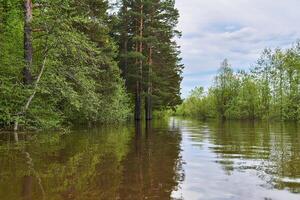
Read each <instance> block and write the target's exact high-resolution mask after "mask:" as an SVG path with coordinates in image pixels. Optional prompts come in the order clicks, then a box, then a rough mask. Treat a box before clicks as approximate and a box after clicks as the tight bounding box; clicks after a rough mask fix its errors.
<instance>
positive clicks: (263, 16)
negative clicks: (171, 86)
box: [176, 0, 300, 96]
mask: <svg viewBox="0 0 300 200" xmlns="http://www.w3.org/2000/svg"><path fill="white" fill-rule="evenodd" d="M176 6H177V8H178V9H179V11H180V15H181V17H180V23H179V26H178V28H179V29H180V30H181V31H182V32H183V37H182V38H181V39H180V40H179V41H178V42H179V44H180V46H181V47H182V49H181V50H182V57H183V62H184V64H185V66H186V69H185V73H184V81H183V84H182V88H183V96H186V95H187V94H188V90H190V89H192V88H193V87H195V86H198V85H199V84H202V85H204V86H208V85H209V83H208V82H211V79H212V77H213V75H214V74H215V72H216V71H217V69H218V67H219V63H220V62H221V61H222V60H223V59H224V58H228V59H229V61H230V62H231V63H232V66H233V67H234V68H235V69H241V68H249V66H250V65H251V64H253V63H255V61H256V59H257V58H258V56H259V54H260V52H261V51H262V50H263V49H264V48H265V47H270V48H275V47H282V48H285V47H287V46H290V45H291V43H292V42H294V41H295V40H296V39H297V38H300V26H299V19H300V12H299V8H300V1H299V0H188V1H187V0H177V2H176ZM208 71H209V72H210V73H209V74H208V73H207V72H208ZM190 74H196V76H193V77H192V78H191V77H190ZM193 84H194V85H193Z"/></svg>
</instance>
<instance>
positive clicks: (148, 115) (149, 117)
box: [146, 47, 153, 120]
mask: <svg viewBox="0 0 300 200" xmlns="http://www.w3.org/2000/svg"><path fill="white" fill-rule="evenodd" d="M152 52H153V49H152V47H150V48H149V61H148V82H147V96H146V120H152V118H153V116H152V81H151V74H152V64H153V61H152Z"/></svg>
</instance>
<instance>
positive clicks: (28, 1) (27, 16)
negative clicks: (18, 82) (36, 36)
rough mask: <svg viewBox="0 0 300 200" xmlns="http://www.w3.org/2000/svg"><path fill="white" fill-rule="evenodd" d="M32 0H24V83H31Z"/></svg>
mask: <svg viewBox="0 0 300 200" xmlns="http://www.w3.org/2000/svg"><path fill="white" fill-rule="evenodd" d="M31 22H32V0H24V60H25V67H24V69H23V81H24V83H25V84H31V83H32V81H33V79H32V74H31V66H32V55H33V48H32V35H31V34H32V29H31Z"/></svg>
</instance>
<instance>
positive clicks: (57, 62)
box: [0, 0, 183, 129]
mask: <svg viewBox="0 0 300 200" xmlns="http://www.w3.org/2000/svg"><path fill="white" fill-rule="evenodd" d="M174 6H175V0H120V1H118V2H117V4H114V5H112V4H110V3H109V1H107V0H81V1H78V0H51V1H50V0H0V128H4V127H6V128H13V127H14V128H15V129H18V127H19V126H20V125H21V126H22V127H24V128H25V127H26V128H28V127H33V128H53V127H60V126H62V125H68V124H73V123H74V122H75V123H96V122H117V121H123V120H125V119H128V118H130V117H133V115H134V110H135V116H136V118H137V119H141V118H145V117H146V118H149V119H151V118H152V110H163V109H167V108H172V107H174V106H176V105H178V104H180V103H181V98H180V83H181V80H182V77H181V73H182V68H183V66H182V65H181V64H180V61H181V59H180V57H179V54H180V52H179V47H178V46H177V44H176V42H175V40H174V38H175V37H179V36H180V32H178V31H177V30H176V25H177V22H178V17H179V14H178V11H177V10H176V9H175V7H174ZM134 107H135V109H134ZM142 108H145V109H142ZM144 110H146V111H144ZM143 114H145V115H143ZM144 116H145V117H144Z"/></svg>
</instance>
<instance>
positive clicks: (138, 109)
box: [135, 2, 144, 121]
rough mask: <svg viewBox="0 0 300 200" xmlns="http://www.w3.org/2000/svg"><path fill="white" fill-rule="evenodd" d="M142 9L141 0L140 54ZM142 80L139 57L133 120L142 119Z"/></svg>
mask: <svg viewBox="0 0 300 200" xmlns="http://www.w3.org/2000/svg"><path fill="white" fill-rule="evenodd" d="M143 9H144V5H143V2H141V5H140V15H141V16H140V24H139V41H140V42H139V50H138V51H139V53H140V56H142V54H143V41H142V38H143V27H144V20H143ZM142 82H143V59H142V57H141V58H140V61H139V68H138V80H137V83H136V99H135V120H137V121H138V120H141V119H142V112H141V111H142Z"/></svg>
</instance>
